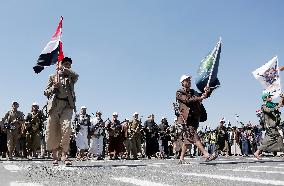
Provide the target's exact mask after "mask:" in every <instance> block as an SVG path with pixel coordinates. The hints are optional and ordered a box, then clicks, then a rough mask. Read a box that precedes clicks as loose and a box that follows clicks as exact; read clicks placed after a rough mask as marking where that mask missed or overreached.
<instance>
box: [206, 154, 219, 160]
mask: <svg viewBox="0 0 284 186" xmlns="http://www.w3.org/2000/svg"><path fill="white" fill-rule="evenodd" d="M217 157H218V155H217V154H213V155H209V156H208V157H207V158H206V160H205V162H209V161H213V160H216V158H217Z"/></svg>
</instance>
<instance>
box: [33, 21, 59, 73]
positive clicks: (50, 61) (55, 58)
mask: <svg viewBox="0 0 284 186" xmlns="http://www.w3.org/2000/svg"><path fill="white" fill-rule="evenodd" d="M62 21H63V17H60V22H59V24H58V26H57V29H56V32H55V33H54V34H53V36H52V37H51V40H50V41H49V42H48V43H47V45H46V46H45V47H44V49H43V51H42V52H41V54H40V56H39V58H38V60H37V64H36V65H35V66H34V67H33V69H34V71H35V73H37V74H38V73H40V72H41V71H42V70H43V69H44V67H46V66H50V65H54V64H56V62H58V63H59V62H60V61H62V59H63V58H64V54H63V51H62V41H61V35H62Z"/></svg>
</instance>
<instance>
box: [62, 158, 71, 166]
mask: <svg viewBox="0 0 284 186" xmlns="http://www.w3.org/2000/svg"><path fill="white" fill-rule="evenodd" d="M62 161H63V162H64V164H65V166H70V165H72V162H71V161H70V160H69V159H65V160H62Z"/></svg>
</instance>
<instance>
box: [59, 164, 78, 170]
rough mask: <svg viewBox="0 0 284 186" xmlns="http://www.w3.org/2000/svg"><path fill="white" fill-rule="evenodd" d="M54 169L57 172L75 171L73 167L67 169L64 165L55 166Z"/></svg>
mask: <svg viewBox="0 0 284 186" xmlns="http://www.w3.org/2000/svg"><path fill="white" fill-rule="evenodd" d="M54 169H57V170H76V168H75V167H68V166H65V165H59V166H55V167H54Z"/></svg>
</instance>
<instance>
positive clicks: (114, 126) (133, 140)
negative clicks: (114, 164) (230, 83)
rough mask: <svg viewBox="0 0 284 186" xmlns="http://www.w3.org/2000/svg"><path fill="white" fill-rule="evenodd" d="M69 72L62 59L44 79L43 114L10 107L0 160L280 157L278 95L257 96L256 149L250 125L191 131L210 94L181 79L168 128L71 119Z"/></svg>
mask: <svg viewBox="0 0 284 186" xmlns="http://www.w3.org/2000/svg"><path fill="white" fill-rule="evenodd" d="M71 65H72V59H71V58H69V57H64V58H63V60H62V62H61V63H58V64H57V71H56V73H55V74H53V75H51V76H50V77H49V79H48V83H47V87H46V89H45V91H44V95H45V96H46V97H47V99H48V101H47V106H46V107H45V109H40V108H39V105H38V104H37V103H33V104H32V106H31V112H30V113H28V114H27V115H26V117H25V115H24V114H23V112H21V111H19V110H18V108H19V103H18V102H17V101H14V102H13V103H12V108H11V110H9V111H8V112H7V113H6V114H5V116H4V117H3V118H2V120H1V125H0V153H1V155H2V157H3V158H5V157H6V158H7V159H8V160H13V158H14V157H15V156H16V157H17V156H18V157H23V158H26V157H27V158H29V159H32V158H33V157H41V158H45V157H52V159H53V165H54V166H57V165H59V161H63V162H64V164H65V165H66V166H69V165H72V161H71V160H70V159H69V158H70V157H74V158H77V160H88V159H90V158H96V159H97V160H102V159H105V158H106V157H108V158H109V159H112V160H116V159H134V160H137V159H138V158H148V159H151V158H153V157H155V158H169V157H170V156H174V157H175V158H178V159H179V164H186V163H187V162H186V161H185V159H184V157H185V155H186V153H188V154H189V155H191V156H193V155H202V156H203V157H204V158H205V159H206V161H212V160H215V159H216V158H217V157H218V155H220V154H224V155H226V156H229V155H244V156H248V155H249V154H254V156H255V157H256V158H257V159H260V156H261V154H262V152H265V151H270V152H284V144H283V137H282V136H283V135H282V136H281V135H280V132H279V124H280V121H281V117H280V115H281V113H280V112H279V108H281V107H283V105H284V95H283V94H282V95H281V99H280V101H279V103H273V102H272V96H271V95H270V94H267V93H266V94H264V95H263V96H262V99H263V102H264V104H263V105H262V109H261V110H262V112H261V113H262V114H261V116H262V119H260V123H261V124H262V128H263V129H265V130H266V134H265V136H264V140H262V143H261V144H260V146H259V142H260V139H261V138H262V137H263V135H262V129H260V128H261V127H257V126H252V125H251V124H250V125H247V126H246V127H241V128H236V127H232V128H231V127H230V126H229V125H228V126H225V120H223V119H222V120H221V121H220V125H219V126H218V127H217V128H216V129H215V130H207V129H206V130H204V131H199V122H204V121H206V120H207V113H206V110H205V108H204V106H203V104H202V102H203V100H205V99H207V98H208V97H210V94H211V93H212V90H211V89H210V87H209V86H208V85H207V86H205V87H204V91H203V92H202V93H199V92H197V91H195V90H194V89H192V88H191V76H188V75H182V76H181V78H180V83H181V88H180V89H179V90H177V91H176V103H174V112H175V115H176V118H175V120H174V122H173V123H172V124H171V125H170V124H169V122H168V120H167V118H166V117H163V118H162V119H161V121H160V122H156V120H155V116H154V115H153V114H151V115H150V116H148V118H147V120H146V121H143V123H142V118H141V117H139V113H137V112H135V113H133V118H131V119H122V120H121V121H120V119H119V116H118V113H117V112H114V113H113V114H112V117H111V119H109V118H108V119H106V120H104V119H103V118H104V117H102V114H103V113H102V112H100V111H97V112H96V113H95V114H94V115H93V114H92V116H91V115H90V114H88V112H87V108H86V107H85V106H82V107H81V108H80V112H79V113H78V114H76V115H75V117H74V119H72V116H73V113H74V112H75V113H76V106H75V102H76V96H75V91H74V85H75V83H76V82H77V80H78V77H79V75H78V74H76V73H75V72H74V71H73V70H72V69H71ZM43 110H45V112H43ZM106 118H107V117H106ZM260 126H261V125H260ZM282 134H283V133H282ZM258 146H259V148H258Z"/></svg>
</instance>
